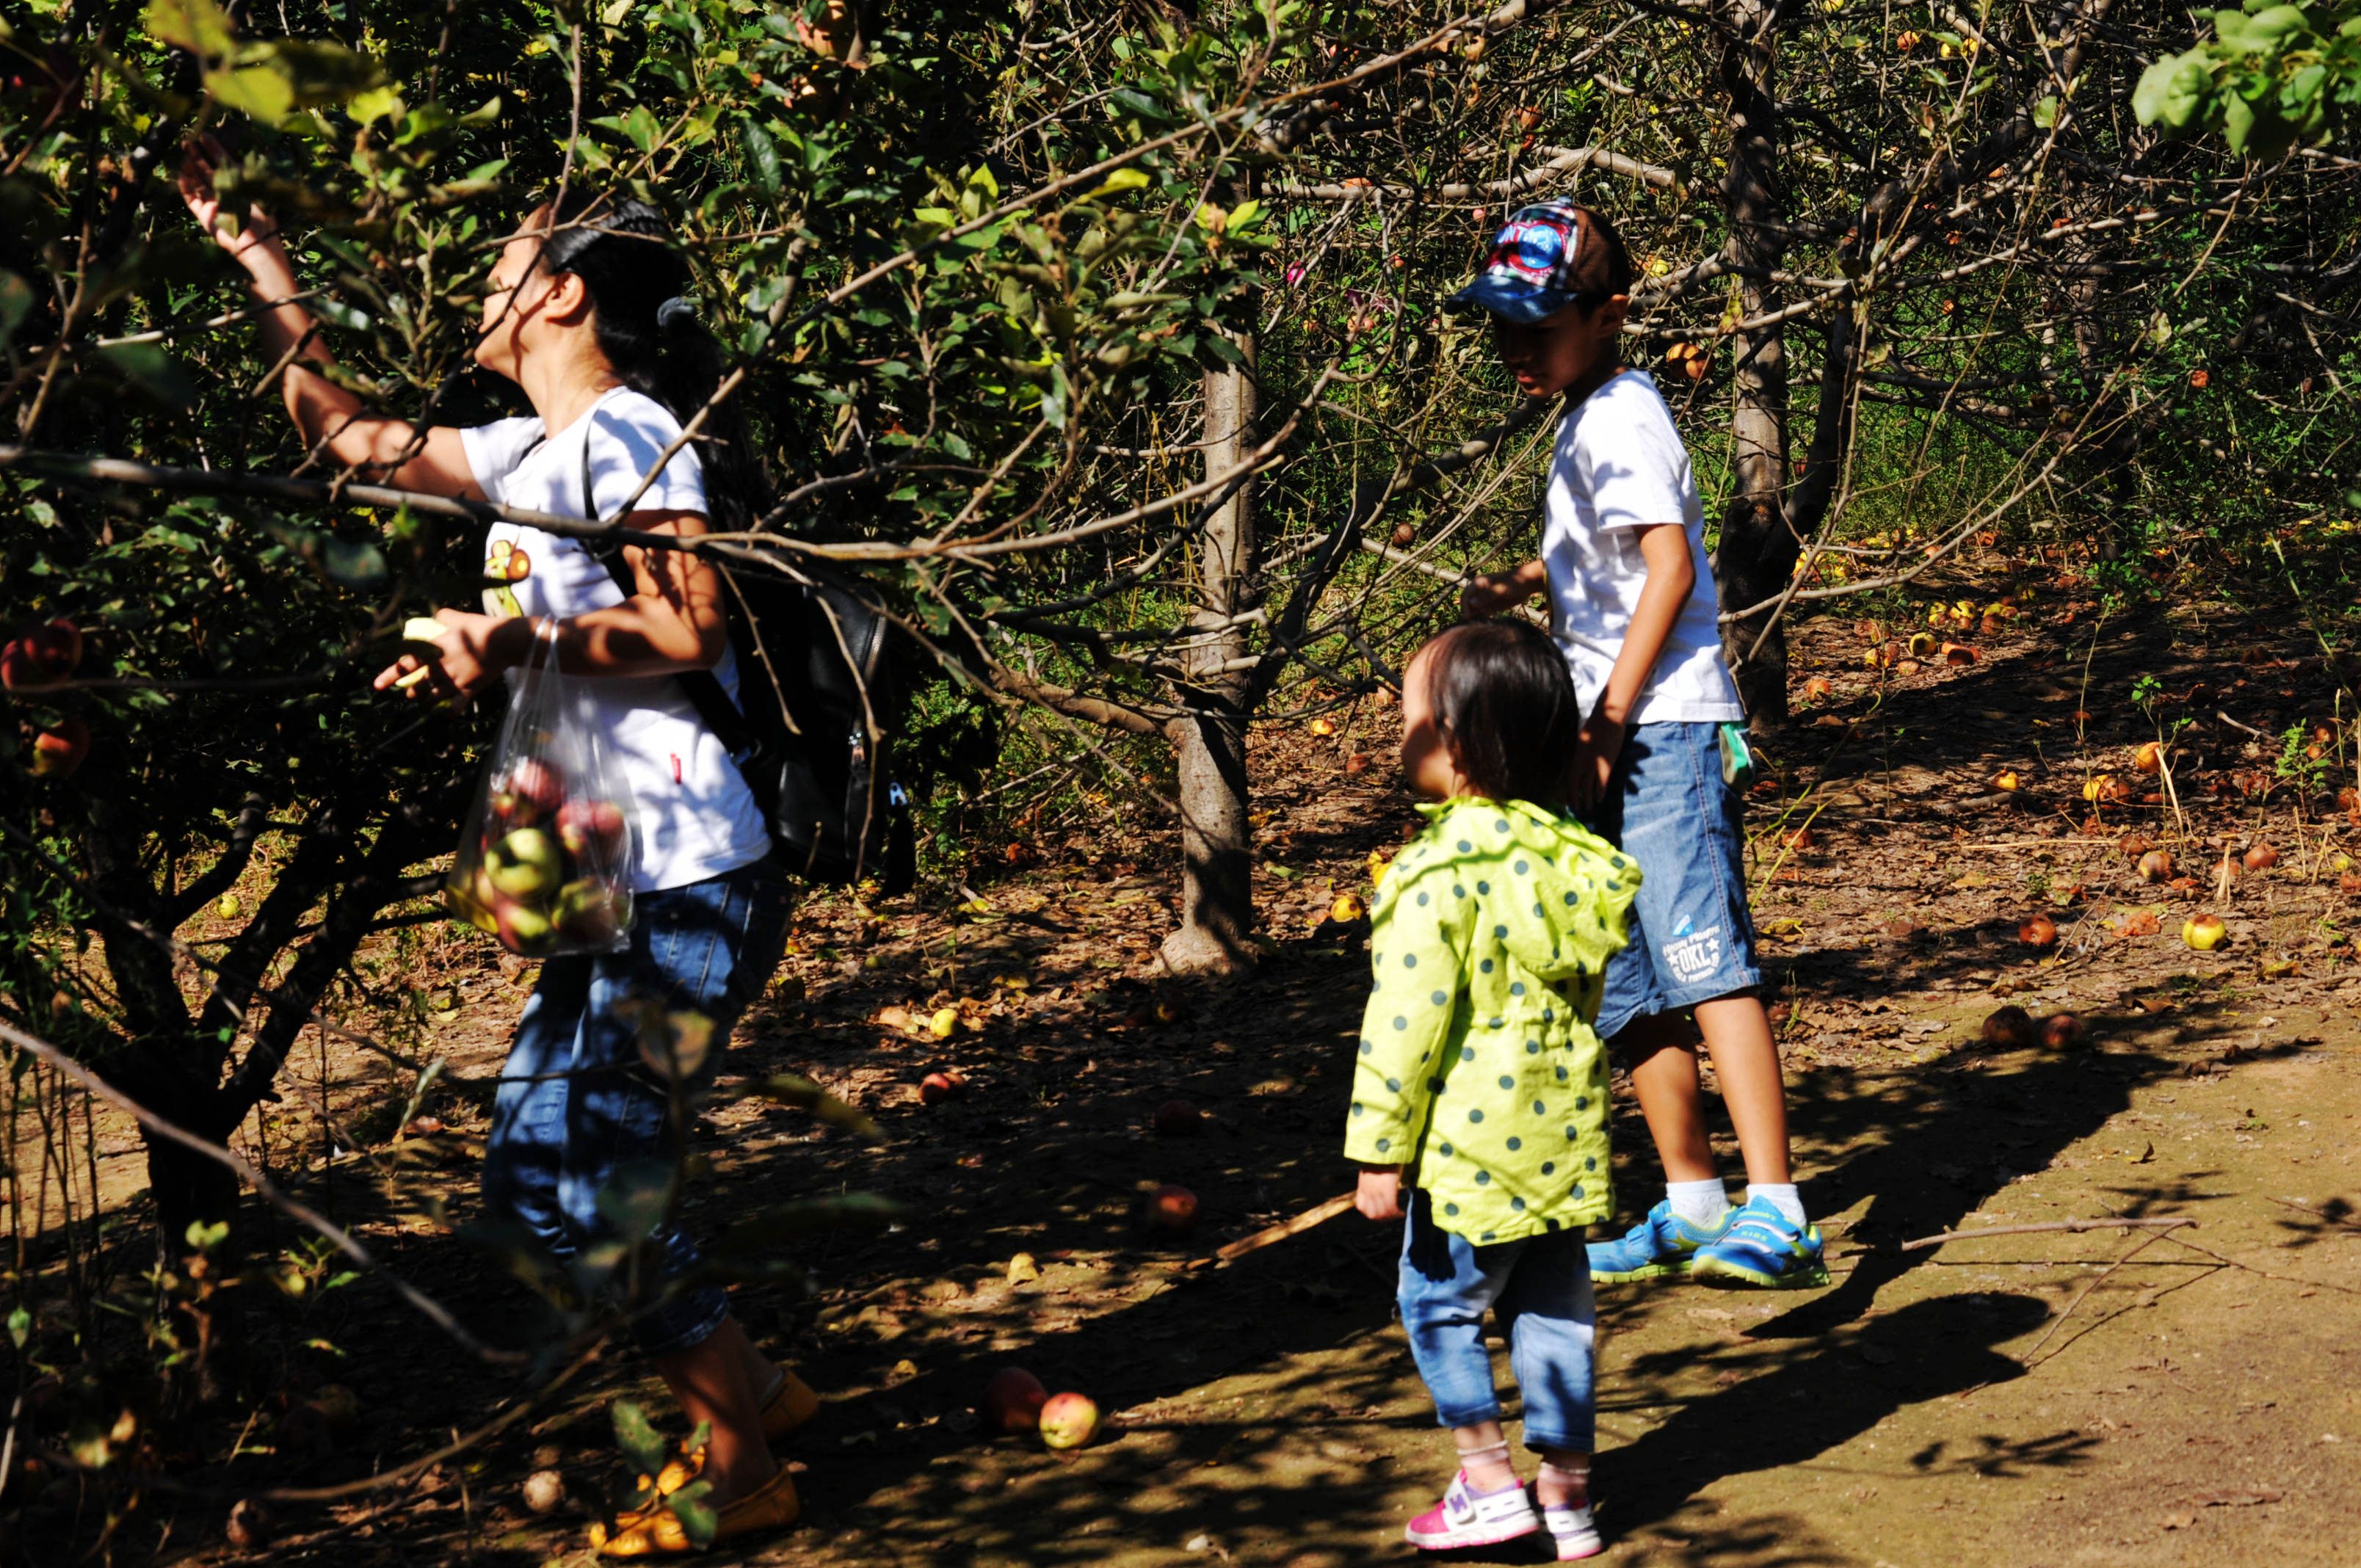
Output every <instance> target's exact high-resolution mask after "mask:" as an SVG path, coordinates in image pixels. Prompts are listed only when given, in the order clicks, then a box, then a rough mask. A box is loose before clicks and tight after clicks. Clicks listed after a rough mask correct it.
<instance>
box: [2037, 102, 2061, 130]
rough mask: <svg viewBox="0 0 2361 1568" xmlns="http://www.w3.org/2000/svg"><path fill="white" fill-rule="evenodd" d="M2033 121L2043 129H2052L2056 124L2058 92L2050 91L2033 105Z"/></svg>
mask: <svg viewBox="0 0 2361 1568" xmlns="http://www.w3.org/2000/svg"><path fill="white" fill-rule="evenodd" d="M2033 123H2034V124H2035V125H2037V126H2040V127H2041V128H2042V129H2043V130H2045V131H2047V130H2053V129H2055V128H2056V127H2057V125H2058V94H2057V93H2051V94H2049V96H2048V97H2047V98H2044V99H2043V100H2041V102H2039V103H2038V104H2035V105H2034V106H2033Z"/></svg>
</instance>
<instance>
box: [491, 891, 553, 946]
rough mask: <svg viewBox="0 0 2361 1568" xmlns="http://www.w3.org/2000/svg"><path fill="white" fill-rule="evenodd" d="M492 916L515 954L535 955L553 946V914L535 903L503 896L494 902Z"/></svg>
mask: <svg viewBox="0 0 2361 1568" xmlns="http://www.w3.org/2000/svg"><path fill="white" fill-rule="evenodd" d="M492 919H493V922H494V923H495V924H496V925H497V926H498V927H499V930H500V942H501V945H502V946H504V947H506V948H508V949H509V951H511V952H512V953H517V954H520V955H522V957H525V958H532V957H533V956H534V955H536V954H537V953H539V952H540V951H541V949H542V948H545V947H547V946H548V945H549V941H550V938H551V935H552V933H551V929H550V925H549V916H546V915H544V914H543V913H542V912H541V911H540V910H538V909H536V908H534V907H533V905H529V904H525V903H523V902H522V901H520V900H518V899H513V898H503V899H501V900H500V902H499V903H498V904H495V905H492Z"/></svg>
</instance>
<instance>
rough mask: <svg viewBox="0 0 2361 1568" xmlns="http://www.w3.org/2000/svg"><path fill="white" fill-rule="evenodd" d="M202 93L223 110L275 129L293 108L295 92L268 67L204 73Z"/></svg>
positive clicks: (252, 66)
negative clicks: (210, 94) (234, 112)
mask: <svg viewBox="0 0 2361 1568" xmlns="http://www.w3.org/2000/svg"><path fill="white" fill-rule="evenodd" d="M205 91H206V92H208V93H212V94H213V95H214V102H215V103H218V104H221V105H222V106H223V107H224V108H227V109H236V111H237V112H238V113H239V114H241V115H246V116H247V118H249V119H255V120H259V121H261V122H262V123H263V124H264V125H266V126H275V125H277V124H278V123H279V122H280V120H282V119H284V118H285V117H286V115H287V113H288V111H289V110H291V109H292V108H294V107H295V89H294V87H293V86H292V85H291V84H290V83H289V82H288V80H287V79H286V78H285V77H283V76H281V75H280V74H279V72H277V71H273V70H271V69H270V68H269V66H267V65H245V66H240V67H238V68H237V69H236V70H235V71H206V72H205Z"/></svg>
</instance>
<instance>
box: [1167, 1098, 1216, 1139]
mask: <svg viewBox="0 0 2361 1568" xmlns="http://www.w3.org/2000/svg"><path fill="white" fill-rule="evenodd" d="M1204 1122H1205V1119H1204V1117H1203V1116H1202V1115H1200V1114H1199V1113H1198V1111H1197V1108H1196V1107H1195V1106H1194V1105H1191V1104H1190V1103H1189V1102H1187V1101H1186V1100H1167V1101H1166V1102H1164V1103H1163V1104H1161V1105H1159V1106H1158V1107H1157V1108H1156V1135H1157V1136H1158V1137H1159V1138H1193V1137H1195V1136H1196V1135H1197V1134H1198V1132H1199V1130H1200V1129H1202V1127H1203V1125H1204Z"/></svg>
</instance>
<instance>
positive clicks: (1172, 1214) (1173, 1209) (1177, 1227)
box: [1145, 1184, 1197, 1236]
mask: <svg viewBox="0 0 2361 1568" xmlns="http://www.w3.org/2000/svg"><path fill="white" fill-rule="evenodd" d="M1145 1212H1146V1215H1147V1219H1148V1229H1149V1230H1151V1231H1154V1232H1156V1233H1157V1234H1159V1235H1166V1236H1185V1235H1187V1234H1189V1233H1190V1232H1191V1231H1193V1230H1195V1229H1196V1228H1197V1195H1196V1194H1195V1193H1194V1192H1191V1191H1190V1190H1188V1189H1187V1188H1185V1187H1175V1186H1171V1185H1170V1184H1168V1185H1166V1186H1163V1187H1159V1188H1158V1189H1157V1190H1155V1191H1153V1192H1151V1193H1149V1194H1148V1205H1147V1209H1146V1211H1145Z"/></svg>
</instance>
